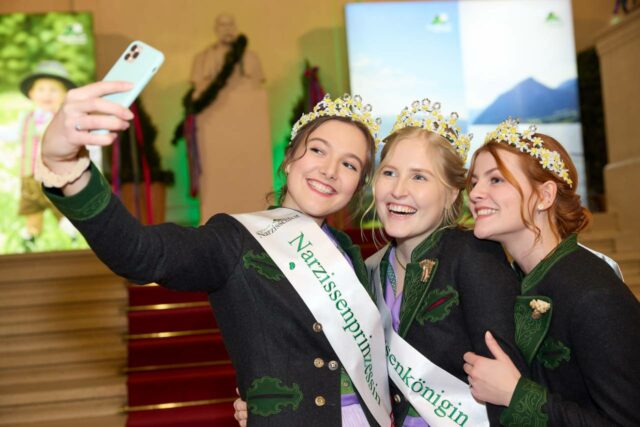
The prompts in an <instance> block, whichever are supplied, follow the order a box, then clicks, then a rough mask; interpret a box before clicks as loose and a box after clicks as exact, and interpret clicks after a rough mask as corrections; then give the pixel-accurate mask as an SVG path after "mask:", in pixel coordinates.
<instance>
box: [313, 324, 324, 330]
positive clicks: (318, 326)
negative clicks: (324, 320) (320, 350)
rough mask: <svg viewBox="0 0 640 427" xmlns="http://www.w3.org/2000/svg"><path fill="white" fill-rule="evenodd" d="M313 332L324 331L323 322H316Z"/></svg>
mask: <svg viewBox="0 0 640 427" xmlns="http://www.w3.org/2000/svg"><path fill="white" fill-rule="evenodd" d="M313 332H322V324H321V323H318V322H316V323H314V324H313Z"/></svg>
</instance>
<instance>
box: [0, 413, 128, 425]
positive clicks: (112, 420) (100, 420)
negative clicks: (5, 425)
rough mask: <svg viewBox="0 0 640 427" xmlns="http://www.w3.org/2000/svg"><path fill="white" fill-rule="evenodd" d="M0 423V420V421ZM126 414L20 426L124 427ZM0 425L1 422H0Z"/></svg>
mask: <svg viewBox="0 0 640 427" xmlns="http://www.w3.org/2000/svg"><path fill="white" fill-rule="evenodd" d="M0 423H1V421H0ZM126 423H127V416H126V415H124V414H121V415H110V416H106V417H91V418H82V419H75V420H74V419H64V420H57V421H44V422H35V423H31V422H30V423H26V424H20V427H87V426H91V427H125V424H126ZM0 425H2V424H0Z"/></svg>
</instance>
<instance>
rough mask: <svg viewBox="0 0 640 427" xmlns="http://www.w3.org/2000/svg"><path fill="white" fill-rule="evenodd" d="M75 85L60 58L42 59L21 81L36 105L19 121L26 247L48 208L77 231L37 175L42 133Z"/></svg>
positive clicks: (71, 232)
mask: <svg viewBox="0 0 640 427" xmlns="http://www.w3.org/2000/svg"><path fill="white" fill-rule="evenodd" d="M73 87H75V84H74V83H73V82H72V81H71V80H69V74H68V72H67V70H66V69H65V67H64V66H63V65H62V64H61V63H60V62H58V61H42V62H40V63H39V64H38V65H37V66H36V67H35V69H34V71H33V72H32V73H31V74H29V75H28V76H26V77H25V78H24V79H23V80H22V82H21V83H20V91H21V92H22V93H23V94H24V95H25V96H26V97H27V98H29V99H30V100H31V102H32V103H33V109H32V110H31V111H29V112H27V113H26V114H25V115H24V117H23V118H22V120H21V121H20V127H19V133H18V137H19V140H20V148H21V150H20V152H21V157H20V201H19V207H18V214H19V215H21V216H24V217H25V220H26V221H25V227H24V228H23V229H22V231H21V233H20V236H21V238H22V239H23V243H24V246H25V250H27V251H30V250H32V249H33V245H34V244H35V240H36V239H37V238H38V236H40V234H41V233H42V229H43V223H44V222H43V220H44V212H45V211H46V210H47V209H51V212H52V213H53V214H54V215H55V217H56V218H57V219H58V220H59V224H60V227H61V228H62V230H63V231H65V232H66V233H67V234H69V235H70V236H73V235H75V229H74V228H73V226H72V225H71V224H70V223H69V222H68V220H66V218H64V217H63V216H62V214H61V213H60V212H59V211H58V210H57V209H56V208H55V207H54V206H53V205H52V204H51V202H49V200H48V199H47V198H46V197H45V196H44V194H43V193H42V189H41V187H40V183H39V182H38V181H36V179H35V178H34V171H35V164H36V156H37V155H38V153H39V150H40V141H41V139H42V135H43V134H44V131H45V130H46V128H47V126H48V125H49V122H50V121H51V119H52V118H53V115H54V114H55V112H56V111H58V109H59V108H60V106H61V105H62V101H63V100H64V97H65V94H66V93H67V91H68V90H69V89H71V88H73Z"/></svg>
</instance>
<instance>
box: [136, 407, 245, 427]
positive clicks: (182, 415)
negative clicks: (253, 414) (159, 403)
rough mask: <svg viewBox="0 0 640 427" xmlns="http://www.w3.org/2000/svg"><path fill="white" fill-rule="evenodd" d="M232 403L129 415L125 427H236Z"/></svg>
mask: <svg viewBox="0 0 640 427" xmlns="http://www.w3.org/2000/svg"><path fill="white" fill-rule="evenodd" d="M233 413H234V410H233V403H230V402H227V403H218V404H215V405H198V406H190V407H186V408H172V409H163V410H152V411H140V412H131V413H129V419H128V420H127V427H211V426H215V427H237V426H238V422H237V421H236V420H235V418H233Z"/></svg>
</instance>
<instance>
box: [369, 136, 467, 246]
mask: <svg viewBox="0 0 640 427" xmlns="http://www.w3.org/2000/svg"><path fill="white" fill-rule="evenodd" d="M436 153H437V152H436V150H434V149H430V147H429V146H428V143H427V142H426V141H425V139H424V137H422V136H410V137H407V138H404V139H400V140H397V141H395V142H394V145H393V147H392V148H391V149H390V151H389V152H388V153H387V154H386V157H385V158H384V160H383V162H382V163H381V165H380V167H379V169H378V172H377V173H376V181H375V185H374V194H375V206H376V212H377V214H378V216H379V217H380V220H381V221H382V224H383V226H384V230H385V233H387V235H389V236H390V237H393V238H394V239H396V241H398V242H399V243H401V242H405V241H407V242H414V243H415V244H416V245H417V244H418V243H419V242H421V241H422V240H424V239H425V238H426V237H427V236H428V235H429V234H430V233H431V232H433V231H434V230H435V229H436V228H437V227H438V226H439V225H440V224H441V223H442V219H443V214H444V210H445V207H446V206H447V205H448V204H450V203H452V202H453V200H455V198H456V197H457V195H458V191H457V190H452V189H449V188H447V187H446V186H445V185H444V183H443V182H442V179H441V178H440V177H439V175H438V173H437V171H436V165H435V164H434V156H435V155H437V154H436Z"/></svg>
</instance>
